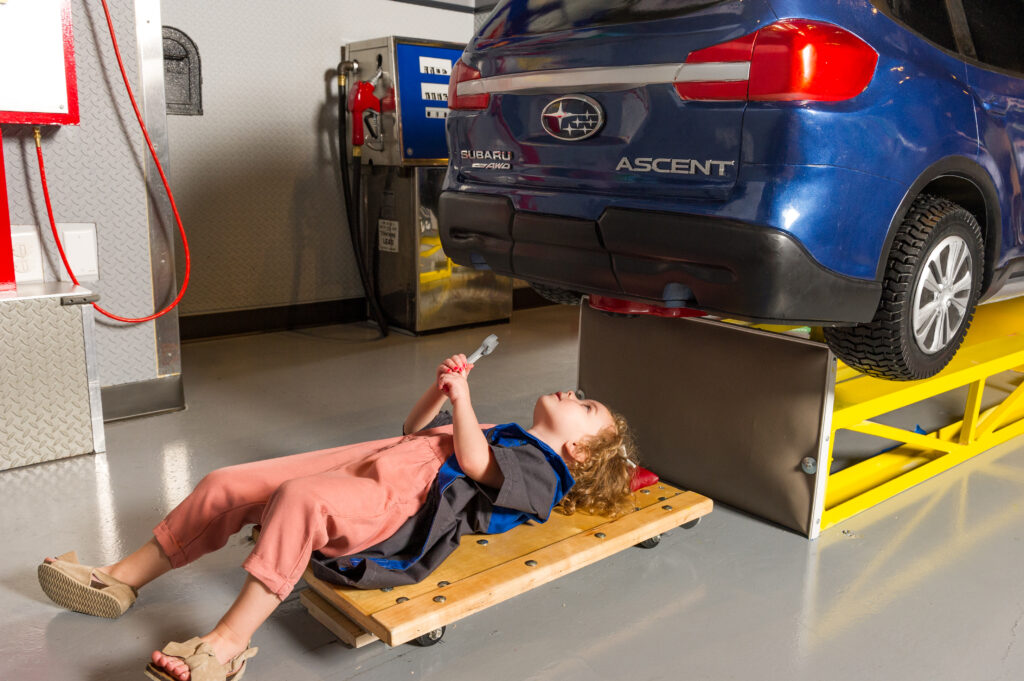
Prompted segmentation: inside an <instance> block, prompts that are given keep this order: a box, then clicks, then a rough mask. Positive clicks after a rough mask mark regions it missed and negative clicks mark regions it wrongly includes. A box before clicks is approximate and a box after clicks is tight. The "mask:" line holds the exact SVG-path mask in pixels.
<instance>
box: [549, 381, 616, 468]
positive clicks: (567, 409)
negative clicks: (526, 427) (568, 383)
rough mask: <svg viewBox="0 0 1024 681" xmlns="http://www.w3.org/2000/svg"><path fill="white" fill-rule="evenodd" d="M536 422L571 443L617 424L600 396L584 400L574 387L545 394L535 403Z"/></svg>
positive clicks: (571, 452)
mask: <svg viewBox="0 0 1024 681" xmlns="http://www.w3.org/2000/svg"><path fill="white" fill-rule="evenodd" d="M533 422H534V424H535V425H543V426H544V427H546V428H548V429H549V430H550V431H551V432H552V433H553V434H554V435H556V436H557V437H558V438H559V439H561V440H564V441H565V442H566V443H567V445H574V444H575V443H577V442H580V441H581V440H584V439H586V438H588V437H592V436H594V435H597V434H598V433H600V432H601V431H602V430H604V429H605V428H614V427H615V419H614V418H612V413H611V411H610V410H609V409H608V407H606V406H604V405H603V404H601V403H600V402H598V401H597V400H581V399H579V398H578V397H576V393H575V392H573V391H572V390H566V391H564V392H556V393H551V394H549V395H541V396H540V398H538V399H537V404H535V405H534V407H533ZM573 448H574V447H572V446H570V448H569V451H568V452H566V453H567V454H569V455H570V456H572V455H573V451H572V450H573ZM574 458H575V457H574Z"/></svg>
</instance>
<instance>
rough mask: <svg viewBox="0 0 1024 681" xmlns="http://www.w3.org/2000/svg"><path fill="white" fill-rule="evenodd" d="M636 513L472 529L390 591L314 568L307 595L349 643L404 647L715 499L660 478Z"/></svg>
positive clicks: (555, 516) (555, 517)
mask: <svg viewBox="0 0 1024 681" xmlns="http://www.w3.org/2000/svg"><path fill="white" fill-rule="evenodd" d="M633 501H634V504H633V505H634V509H635V510H634V511H633V512H631V513H627V514H626V515H623V516H621V517H619V518H618V519H615V520H613V519H610V518H607V517H604V516H595V515H587V514H584V513H575V514H573V515H571V516H565V515H562V514H561V513H558V512H557V511H555V512H552V514H551V516H550V518H549V519H548V521H547V522H546V523H543V524H539V525H538V524H533V523H527V524H524V525H520V526H519V527H516V528H514V529H512V530H510V531H508V532H506V533H504V534H500V535H478V534H471V535H466V536H464V537H462V540H461V542H460V544H459V548H458V549H456V550H455V552H454V553H452V555H451V556H449V557H448V558H447V559H446V560H445V561H444V563H442V564H441V566H440V567H438V569H437V570H435V571H434V572H433V573H432V574H431V575H430V576H429V577H427V579H425V580H423V581H422V582H420V583H418V584H410V585H408V586H400V587H393V588H387V589H356V588H353V587H347V586H338V585H335V584H330V583H328V582H324V581H322V580H319V579H317V578H316V577H314V576H313V571H312V570H311V569H309V568H307V569H306V572H305V574H304V575H303V577H304V579H305V580H306V582H307V583H308V584H309V586H310V589H308V590H304V591H302V592H301V593H300V595H299V597H300V599H301V602H302V604H303V605H305V606H306V609H307V610H308V611H309V613H310V614H311V615H312V616H313V617H314V618H316V620H317V621H318V622H320V623H321V624H323V625H324V626H326V627H327V628H328V629H330V630H331V631H332V632H333V633H334V634H335V635H336V636H337V637H338V638H339V639H340V640H341V641H342V642H344V643H346V644H348V645H350V646H353V647H356V648H358V647H360V646H363V645H366V644H367V643H371V642H373V641H375V640H378V639H380V640H382V641H384V642H385V643H387V644H388V645H391V646H397V645H400V644H402V643H406V642H408V641H411V640H413V639H415V638H417V637H419V636H422V635H423V634H426V633H429V632H431V631H434V630H435V629H439V628H441V627H442V626H445V625H448V624H451V623H452V622H455V621H457V620H460V619H462V618H463V617H467V616H469V615H472V614H473V613H476V612H479V611H481V610H483V609H485V608H488V607H490V606H492V605H495V604H497V603H500V602H502V601H504V600H507V599H509V598H512V597H513V596H516V595H518V594H521V593H524V592H526V591H529V590H530V589H533V588H534V587H537V586H540V585H541V584H546V583H547V582H550V581H552V580H554V579H557V578H558V577H561V576H562V575H565V574H568V573H570V572H573V571H575V570H578V569H580V568H582V567H585V566H587V565H590V564H591V563H595V562H597V561H599V560H601V559H602V558H607V557H608V556H610V555H612V554H614V553H618V552H619V551H622V550H624V549H627V548H630V547H631V546H634V545H636V544H638V543H640V542H642V541H644V540H647V539H650V538H652V537H655V536H657V535H660V534H662V533H664V532H668V531H669V530H671V529H673V528H675V527H679V526H680V525H683V524H685V523H688V522H691V521H694V520H699V519H700V518H701V517H703V516H705V515H707V514H708V513H710V512H711V509H712V502H711V500H710V499H708V498H707V497H705V496H702V495H700V494H697V493H696V492H689V491H684V490H681V489H677V488H675V487H672V486H671V485H668V484H665V483H661V482H659V483H656V484H654V485H651V486H650V487H646V488H644V489H642V490H639V491H637V492H634V493H633Z"/></svg>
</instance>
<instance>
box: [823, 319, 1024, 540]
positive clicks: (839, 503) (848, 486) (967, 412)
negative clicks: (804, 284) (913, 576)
mask: <svg viewBox="0 0 1024 681" xmlns="http://www.w3.org/2000/svg"><path fill="white" fill-rule="evenodd" d="M1007 371H1014V372H1017V373H1024V299H1016V300H1009V301H1005V302H1002V303H993V304H990V305H983V306H981V307H979V308H978V310H977V312H976V314H975V318H974V323H973V324H972V326H971V329H970V331H969V332H968V336H967V338H966V340H965V342H964V345H963V346H962V347H961V348H960V351H959V352H958V353H957V355H956V357H954V358H953V361H952V362H950V364H949V366H947V367H946V368H945V369H944V370H943V371H942V372H941V373H939V374H938V375H937V376H934V377H932V378H929V379H926V380H923V381H911V382H898V381H885V380H880V379H876V378H871V377H868V376H865V375H863V374H860V373H857V372H856V371H854V370H853V369H850V368H849V367H847V366H846V365H844V364H842V363H840V365H839V368H838V372H837V374H836V391H835V407H834V411H833V416H832V435H833V436H832V437H831V438H830V443H832V444H834V443H835V434H836V433H838V432H839V431H841V430H847V431H852V432H856V433H863V434H866V435H873V436H875V437H879V438H883V439H886V440H895V441H897V442H900V443H902V445H901V446H899V447H897V448H896V449H893V450H891V451H887V452H883V453H881V454H877V455H875V456H873V457H871V458H870V459H867V460H865V461H862V462H860V463H857V464H854V465H852V466H850V467H848V468H844V469H843V470H841V471H838V472H836V473H833V474H831V475H829V476H828V482H827V487H826V492H825V500H824V508H823V510H822V515H821V529H825V528H828V527H831V526H833V525H835V524H836V523H839V522H841V521H843V520H846V519H847V518H849V517H851V516H853V515H856V514H857V513H860V512H861V511H863V510H865V509H867V508H870V507H872V506H874V505H875V504H877V503H879V502H881V501H884V500H885V499H888V498H889V497H892V496H893V495H895V494H899V493H900V492H902V491H903V490H905V489H908V488H910V487H912V486H914V485H916V484H918V483H920V482H923V481H924V480H927V479H928V478H930V477H932V476H935V475H938V474H939V473H941V472H943V471H945V470H948V469H950V468H952V467H953V466H956V465H957V464H960V463H963V462H964V461H966V460H967V459H970V458H971V457H973V456H977V455H978V454H981V453H982V452H984V451H986V450H988V449H991V448H992V447H995V446H996V445H999V444H1001V443H1003V442H1006V441H1007V440H1009V439H1011V438H1013V437H1017V436H1018V435H1021V434H1024V382H1022V383H1019V384H1018V385H1016V387H1011V388H1010V390H1009V392H1007V391H1006V389H1005V388H999V389H998V392H999V393H1001V395H1000V397H999V399H998V401H997V402H996V403H995V404H993V405H992V406H990V407H989V408H988V409H985V410H984V411H982V408H981V407H982V400H983V398H984V397H985V388H986V385H987V384H988V382H989V380H990V379H993V378H995V377H997V376H998V375H999V374H1002V373H1004V372H1007ZM963 386H969V392H968V395H967V400H966V404H965V406H964V413H963V418H962V419H959V420H957V421H956V422H954V423H950V424H948V425H947V426H945V427H943V428H939V429H938V430H936V431H934V432H931V433H928V434H925V435H922V434H919V433H916V432H912V431H909V430H906V429H903V428H895V427H892V426H888V425H884V424H882V423H879V422H877V421H875V420H873V419H876V418H877V417H878V416H880V415H882V414H886V413H889V412H892V411H895V410H896V409H900V408H902V407H905V406H907V405H909V404H913V403H917V402H923V401H924V400H928V399H931V398H933V397H936V396H938V395H941V394H943V393H946V392H948V391H950V390H954V389H956V388H961V387H963ZM993 388H994V389H993V390H992V391H990V392H995V391H996V390H995V386H993ZM829 453H830V462H831V449H830V452H829Z"/></svg>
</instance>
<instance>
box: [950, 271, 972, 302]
mask: <svg viewBox="0 0 1024 681" xmlns="http://www.w3.org/2000/svg"><path fill="white" fill-rule="evenodd" d="M950 290H951V291H952V292H953V295H954V296H959V295H960V294H961V293H967V294H970V292H971V273H970V272H968V273H967V275H966V276H963V277H961V278H960V279H958V280H957V282H956V283H955V284H953V287H952V289H950Z"/></svg>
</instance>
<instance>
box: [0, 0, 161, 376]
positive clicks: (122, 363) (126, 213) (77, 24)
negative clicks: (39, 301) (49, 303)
mask: <svg viewBox="0 0 1024 681" xmlns="http://www.w3.org/2000/svg"><path fill="white" fill-rule="evenodd" d="M71 4H72V8H71V11H72V20H73V22H74V32H75V59H76V67H77V71H78V92H79V98H80V107H81V125H80V126H78V127H69V126H66V127H62V128H57V129H53V128H50V129H47V130H46V131H45V132H44V147H43V150H44V153H45V155H46V174H47V179H48V180H49V182H50V194H51V198H52V200H53V207H54V213H55V216H56V218H57V220H58V221H59V222H93V223H95V224H96V232H97V241H98V250H99V267H100V280H99V281H98V282H90V284H89V288H90V289H92V290H94V291H96V292H98V293H99V294H100V295H101V297H102V303H101V304H102V305H103V306H104V307H106V308H107V309H110V310H113V311H115V312H117V313H119V314H123V315H128V316H144V315H147V314H149V313H150V312H152V310H153V302H152V301H153V291H152V283H151V276H150V253H149V225H148V222H147V212H146V201H147V198H146V188H145V174H144V163H143V156H142V154H143V152H144V151H145V148H144V141H143V139H142V134H141V132H140V131H139V128H138V124H137V123H136V122H135V115H134V113H133V112H132V110H131V104H130V103H129V101H128V97H127V95H126V94H125V92H124V85H123V84H122V83H121V77H120V74H119V73H118V68H117V60H116V58H115V57H114V53H113V48H112V47H111V45H110V38H109V36H108V35H107V28H106V21H105V19H104V17H103V11H102V8H101V6H100V5H99V4H98V3H93V2H88V3H87V2H84V0H73V2H72V3H71ZM109 4H110V10H111V12H112V14H113V17H114V28H115V29H116V30H117V35H118V40H119V42H120V46H121V54H122V57H123V58H124V60H125V68H126V69H127V71H128V74H129V78H131V79H132V81H133V85H135V84H137V83H138V76H137V71H138V67H137V50H136V39H135V23H134V18H135V5H134V2H133V1H132V0H112V1H111V2H110V3H109ZM11 133H12V134H10V135H8V131H7V129H6V128H5V130H4V154H5V156H6V159H7V171H8V172H7V181H8V189H9V193H10V209H11V219H12V223H13V224H35V225H39V226H41V227H42V229H41V230H40V231H41V234H42V240H43V244H44V249H45V251H46V257H45V258H44V261H45V263H44V268H45V269H46V272H47V279H48V280H54V279H56V277H55V276H54V274H53V273H54V272H55V271H56V268H57V267H59V266H60V257H59V256H58V255H57V251H56V247H55V246H54V244H53V238H52V237H51V236H50V233H49V231H50V230H49V224H48V222H47V217H46V207H45V204H44V203H43V197H42V190H41V188H40V184H39V172H38V168H37V165H36V158H35V144H34V142H33V141H32V135H31V130H29V129H27V128H24V127H22V128H12V130H11ZM157 181H158V182H159V179H158V180H157ZM158 188H159V191H163V189H162V186H159V187H158ZM96 342H97V356H98V362H99V370H100V376H101V379H102V383H103V385H117V384H121V383H132V382H136V381H144V380H149V379H152V378H154V377H155V376H156V359H155V353H156V348H155V343H154V338H153V325H152V323H148V324H140V325H132V326H125V325H122V324H119V323H116V322H109V321H107V320H106V319H105V318H99V320H98V322H97V339H96Z"/></svg>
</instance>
